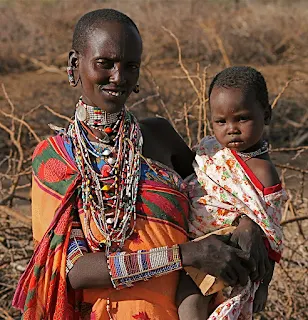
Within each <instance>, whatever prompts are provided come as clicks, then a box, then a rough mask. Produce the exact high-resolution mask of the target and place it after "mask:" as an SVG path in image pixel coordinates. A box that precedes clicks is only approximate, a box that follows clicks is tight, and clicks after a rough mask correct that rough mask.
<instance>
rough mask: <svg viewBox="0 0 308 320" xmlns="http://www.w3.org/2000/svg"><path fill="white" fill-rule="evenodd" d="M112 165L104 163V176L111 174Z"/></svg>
mask: <svg viewBox="0 0 308 320" xmlns="http://www.w3.org/2000/svg"><path fill="white" fill-rule="evenodd" d="M110 171H111V167H110V166H109V165H108V164H104V165H103V167H102V170H101V172H102V175H103V177H104V178H107V177H109V176H110Z"/></svg>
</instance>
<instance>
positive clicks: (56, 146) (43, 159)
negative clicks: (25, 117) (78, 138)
mask: <svg viewBox="0 0 308 320" xmlns="http://www.w3.org/2000/svg"><path fill="white" fill-rule="evenodd" d="M71 149H72V147H71V140H70V138H69V137H68V136H67V135H63V134H58V135H55V136H51V137H48V138H46V139H44V140H42V141H41V142H40V143H39V144H38V145H37V146H36V148H35V149H34V152H33V155H32V168H33V172H34V174H39V173H41V172H42V170H43V169H44V170H43V171H44V172H47V171H50V170H51V171H55V172H56V171H58V170H60V168H69V169H70V171H72V172H73V171H75V165H74V162H73V160H72V158H71V155H70V152H71ZM42 168H43V169H42ZM47 169H48V170H47Z"/></svg>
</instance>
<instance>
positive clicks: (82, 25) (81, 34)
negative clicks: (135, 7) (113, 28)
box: [72, 9, 140, 54]
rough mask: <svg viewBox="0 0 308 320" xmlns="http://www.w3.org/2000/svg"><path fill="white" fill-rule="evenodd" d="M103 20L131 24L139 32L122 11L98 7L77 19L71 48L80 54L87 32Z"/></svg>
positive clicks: (84, 45) (85, 42)
mask: <svg viewBox="0 0 308 320" xmlns="http://www.w3.org/2000/svg"><path fill="white" fill-rule="evenodd" d="M104 21H115V22H119V23H122V24H126V25H129V26H132V27H133V28H135V29H136V31H137V32H138V34H140V33H139V30H138V28H137V26H136V24H135V23H134V21H133V20H132V19H131V18H129V17H128V16H127V15H125V14H124V13H122V12H120V11H117V10H114V9H98V10H94V11H91V12H88V13H86V14H85V15H83V16H82V17H81V18H80V19H79V21H78V22H77V24H76V26H75V30H74V35H73V44H72V48H73V49H74V50H76V51H78V52H79V53H81V54H82V53H83V52H84V49H85V47H86V45H87V39H88V36H89V34H90V33H91V32H92V31H93V30H94V29H95V28H97V27H98V26H100V23H101V22H104Z"/></svg>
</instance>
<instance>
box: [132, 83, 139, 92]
mask: <svg viewBox="0 0 308 320" xmlns="http://www.w3.org/2000/svg"><path fill="white" fill-rule="evenodd" d="M133 91H134V92H135V93H139V91H140V86H139V83H137V84H136V86H135V88H134V90H133Z"/></svg>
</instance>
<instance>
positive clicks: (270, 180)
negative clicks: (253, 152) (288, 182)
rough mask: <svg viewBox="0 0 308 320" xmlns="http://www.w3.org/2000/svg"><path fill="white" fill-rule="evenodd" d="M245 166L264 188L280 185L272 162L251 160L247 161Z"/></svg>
mask: <svg viewBox="0 0 308 320" xmlns="http://www.w3.org/2000/svg"><path fill="white" fill-rule="evenodd" d="M247 165H248V166H249V168H250V169H251V170H252V171H253V173H254V174H255V176H256V177H257V178H258V180H259V181H260V182H261V183H262V185H263V186H264V187H265V188H268V187H272V186H275V185H277V184H279V183H281V181H280V178H279V175H278V172H277V170H276V168H275V166H274V164H273V163H272V161H270V160H265V159H258V158H253V159H250V160H249V161H247Z"/></svg>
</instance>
